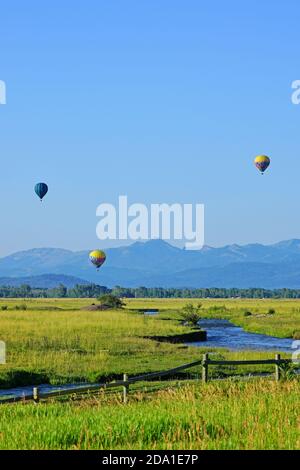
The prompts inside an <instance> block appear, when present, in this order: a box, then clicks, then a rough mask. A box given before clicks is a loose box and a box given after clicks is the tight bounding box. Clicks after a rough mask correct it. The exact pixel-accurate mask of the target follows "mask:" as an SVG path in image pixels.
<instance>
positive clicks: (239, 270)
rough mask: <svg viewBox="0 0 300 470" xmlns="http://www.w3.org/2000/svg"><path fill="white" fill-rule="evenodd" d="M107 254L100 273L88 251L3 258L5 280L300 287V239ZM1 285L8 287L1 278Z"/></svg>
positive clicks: (160, 246)
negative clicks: (194, 249)
mask: <svg viewBox="0 0 300 470" xmlns="http://www.w3.org/2000/svg"><path fill="white" fill-rule="evenodd" d="M106 253H107V262H106V264H105V265H104V266H103V267H102V268H101V270H100V271H99V272H97V271H96V270H95V269H94V268H93V266H91V265H90V263H89V260H88V251H80V252H72V251H69V250H63V249H57V248H43V249H33V250H28V251H22V252H18V253H14V254H13V255H10V256H7V257H5V258H1V259H0V277H5V278H7V277H9V278H25V279H26V278H30V279H32V277H33V276H34V277H36V276H44V275H46V278H47V277H48V280H46V278H45V285H44V286H47V284H48V281H49V285H50V284H51V287H52V286H53V283H52V280H51V278H50V277H49V276H50V275H49V274H48V273H51V276H52V275H56V276H63V277H64V276H65V277H66V278H65V282H64V281H62V280H61V278H60V280H59V282H58V283H60V282H62V283H63V284H66V282H68V279H69V280H70V277H71V278H76V281H74V282H75V283H88V282H94V283H97V284H101V285H106V286H108V287H113V286H115V285H121V286H128V287H137V286H141V285H144V286H146V287H158V286H159V287H239V288H247V287H265V288H270V289H272V288H282V287H289V288H300V240H288V241H283V242H280V243H276V244H273V245H260V244H249V245H244V246H240V245H228V246H224V247H221V248H212V247H209V246H205V247H204V248H203V249H202V250H200V251H186V250H182V249H179V248H176V247H173V246H171V245H170V244H168V243H166V242H164V241H162V240H152V241H149V242H146V243H141V242H136V243H133V244H132V245H130V246H127V247H120V248H113V249H109V250H106ZM83 280H85V281H83ZM40 281H41V282H42V279H40ZM11 282H12V281H11ZM16 282H17V281H16ZM53 282H56V281H55V278H53ZM70 282H71V284H72V282H73V281H72V280H70ZM0 283H1V284H3V281H2V280H1V279H0ZM22 283H24V280H22ZM30 285H32V284H31V281H30Z"/></svg>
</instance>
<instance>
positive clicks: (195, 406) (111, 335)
mask: <svg viewBox="0 0 300 470" xmlns="http://www.w3.org/2000/svg"><path fill="white" fill-rule="evenodd" d="M91 302H92V301H91V300H89V299H85V300H76V299H75V300H74V299H66V300H53V299H51V300H50V299H49V300H47V299H46V300H45V299H41V300H29V299H26V300H20V299H18V300H7V299H5V300H1V301H0V340H3V341H5V342H6V346H7V364H6V365H1V366H0V387H1V388H5V387H9V386H13V385H28V384H30V385H33V384H39V383H70V382H76V381H93V382H95V381H100V380H101V381H102V380H111V379H115V378H118V377H121V376H122V374H123V373H124V372H126V373H128V374H129V375H130V376H133V375H136V374H141V373H146V372H150V371H157V370H163V369H167V368H172V367H175V366H177V365H181V364H184V363H186V362H191V361H193V360H198V359H199V358H200V357H201V355H202V353H203V352H206V351H207V350H208V349H207V347H206V345H205V343H203V347H201V348H198V347H191V346H187V345H184V344H171V343H165V342H158V341H155V340H152V339H149V337H152V336H170V335H175V334H176V335H181V334H184V333H186V332H189V331H190V329H189V328H188V327H186V326H183V325H182V324H181V322H180V309H181V308H182V307H183V306H184V305H185V304H186V303H187V302H189V301H187V300H184V299H180V300H149V299H136V300H129V301H127V307H126V309H125V310H122V311H102V312H101V311H96V312H95V311H86V310H82V308H83V307H85V306H88V305H90V304H91ZM199 302H200V303H202V315H203V317H211V318H212V317H214V318H228V319H230V320H232V321H234V322H235V323H236V324H239V325H242V326H243V327H245V328H246V329H247V330H249V331H254V332H263V333H267V334H273V335H276V336H282V337H292V336H297V331H299V316H300V313H299V312H300V302H298V301H264V300H261V301H255V300H253V301H252V300H245V301H244V300H194V301H193V303H195V304H198V303H199ZM24 303H25V304H26V306H27V310H24V311H23V310H16V305H20V304H24ZM3 306H6V307H7V310H2V309H1V307H3ZM138 308H159V309H160V313H159V314H158V315H156V316H153V317H151V316H144V315H142V314H140V313H138V312H136V311H134V309H138ZM270 309H273V310H275V314H274V313H273V314H272V315H270V314H268V312H269V310H270ZM246 310H247V311H248V316H245V311H246ZM249 311H251V315H249ZM212 353H214V354H215V355H216V356H217V357H219V358H231V359H246V358H247V359H250V358H251V359H254V358H255V359H258V358H259V359H261V358H270V353H265V352H254V351H243V352H230V351H226V350H217V351H216V350H213V351H212ZM254 371H272V372H273V368H271V369H268V367H265V366H264V367H263V366H257V367H256V368H253V367H250V368H247V367H245V366H243V367H240V368H239V369H238V370H237V369H234V368H232V367H231V368H230V367H227V368H222V369H218V368H216V369H214V375H215V377H224V376H226V375H232V374H237V373H240V374H244V373H249V372H254ZM199 373H200V369H195V370H194V371H191V373H190V374H189V375H186V376H182V377H173V378H171V379H170V380H169V381H165V382H160V383H153V384H147V385H146V386H147V393H144V392H145V390H144V387H145V385H144V386H143V385H141V386H140V388H138V387H134V388H133V391H132V392H131V394H130V400H129V404H128V405H127V406H124V405H123V404H121V400H120V396H119V394H115V395H111V394H105V395H103V396H101V395H100V396H98V397H87V398H85V399H82V400H79V401H78V400H75V401H74V400H63V401H60V400H58V401H55V402H42V403H40V404H38V405H32V404H23V403H20V404H15V405H9V404H7V405H1V406H0V422H1V431H0V449H15V448H16V449H295V448H299V434H300V433H299V424H300V423H299V391H300V386H299V385H300V384H299V380H297V379H295V378H294V379H292V378H290V379H289V380H287V381H283V382H281V383H275V382H274V381H271V380H269V379H253V380H251V381H246V382H244V381H241V380H239V379H238V378H236V379H227V380H225V381H214V382H211V383H208V384H201V382H200V381H196V380H195V378H197V375H198V374H199ZM183 379H184V380H185V382H184V380H183ZM186 379H189V382H187V381H186ZM184 383H185V384H186V383H188V385H184ZM178 384H179V385H180V387H179V388H178ZM150 390H156V391H155V393H154V392H152V393H149V391H150Z"/></svg>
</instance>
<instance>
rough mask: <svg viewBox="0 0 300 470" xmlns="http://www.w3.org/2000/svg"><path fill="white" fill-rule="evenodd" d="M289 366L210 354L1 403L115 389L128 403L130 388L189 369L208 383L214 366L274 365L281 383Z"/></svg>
mask: <svg viewBox="0 0 300 470" xmlns="http://www.w3.org/2000/svg"><path fill="white" fill-rule="evenodd" d="M288 364H295V363H294V361H293V360H292V359H281V356H280V354H276V356H275V358H274V359H265V360H243V361H231V360H228V361H218V360H213V359H210V358H209V355H208V354H204V355H203V357H202V359H201V360H199V361H195V362H190V363H189V364H183V365H182V366H178V367H175V368H173V369H169V370H164V371H160V372H152V373H149V374H145V375H140V376H137V377H132V378H128V376H127V374H124V375H123V380H119V381H116V382H110V383H103V384H101V383H99V384H93V385H77V386H74V387H68V388H66V389H62V390H53V391H49V392H42V391H40V390H39V388H38V387H34V388H33V390H32V394H29V395H27V396H26V397H21V396H18V397H10V398H6V399H5V398H4V399H3V400H0V403H12V402H18V401H24V400H34V401H35V402H36V403H37V402H39V401H40V400H42V399H46V398H55V397H62V396H65V395H74V394H76V395H80V394H83V393H91V392H99V391H100V390H109V389H115V388H123V402H124V403H127V401H128V394H129V390H130V386H131V385H133V384H135V383H138V382H145V381H147V380H153V379H160V378H162V377H171V376H174V375H176V374H177V373H178V372H182V371H185V370H188V369H191V368H193V367H196V366H201V368H202V382H204V383H206V382H208V380H209V367H212V366H245V365H274V366H275V374H274V377H275V380H276V381H279V380H280V379H281V376H282V366H286V365H288Z"/></svg>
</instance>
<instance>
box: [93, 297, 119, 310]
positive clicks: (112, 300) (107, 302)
mask: <svg viewBox="0 0 300 470" xmlns="http://www.w3.org/2000/svg"><path fill="white" fill-rule="evenodd" d="M98 300H99V302H100V305H103V306H105V307H109V308H117V309H118V308H123V307H124V305H125V304H124V302H122V300H121V299H119V297H117V296H115V295H112V294H104V295H101V296H100V297H99V298H98Z"/></svg>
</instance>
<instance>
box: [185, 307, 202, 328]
mask: <svg viewBox="0 0 300 470" xmlns="http://www.w3.org/2000/svg"><path fill="white" fill-rule="evenodd" d="M201 306H202V305H201V304H199V305H198V306H197V307H194V306H193V304H187V305H186V306H185V307H183V309H182V311H181V312H180V316H181V318H182V319H183V320H184V321H185V322H186V323H188V324H190V325H194V326H195V325H197V324H198V322H199V320H200V318H201V315H200V309H201Z"/></svg>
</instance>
